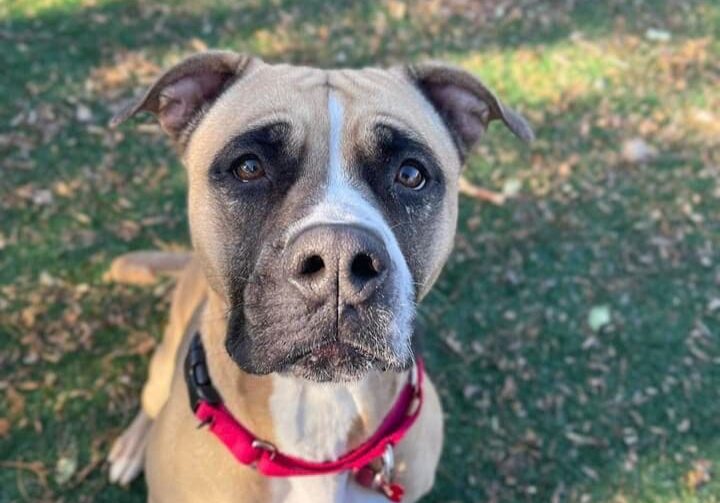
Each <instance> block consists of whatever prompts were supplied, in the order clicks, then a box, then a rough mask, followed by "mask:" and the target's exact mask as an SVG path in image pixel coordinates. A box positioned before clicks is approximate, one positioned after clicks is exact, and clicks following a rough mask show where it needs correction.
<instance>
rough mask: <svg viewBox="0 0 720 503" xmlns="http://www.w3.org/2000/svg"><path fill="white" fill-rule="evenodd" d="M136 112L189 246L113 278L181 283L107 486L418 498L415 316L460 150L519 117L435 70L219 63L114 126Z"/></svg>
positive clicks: (438, 263)
mask: <svg viewBox="0 0 720 503" xmlns="http://www.w3.org/2000/svg"><path fill="white" fill-rule="evenodd" d="M139 112H150V113H152V114H154V115H155V116H156V117H157V120H158V121H159V124H160V126H161V128H162V130H163V131H164V132H165V133H167V135H168V136H169V138H170V140H171V141H172V143H173V145H174V146H175V148H176V150H177V152H178V154H179V156H180V158H181V160H182V163H183V165H184V166H185V168H186V170H187V178H188V186H189V189H188V206H189V208H188V215H189V224H190V231H191V240H192V245H193V252H192V255H187V256H176V255H173V254H163V253H159V254H152V253H140V254H135V255H129V256H126V257H121V258H120V259H119V260H118V261H117V262H116V263H115V264H114V265H113V269H112V271H111V274H110V276H111V277H114V278H115V279H122V277H123V275H126V273H127V274H129V275H130V276H133V275H135V276H138V277H139V278H140V279H141V281H148V282H150V281H152V280H153V279H154V278H155V277H156V276H157V275H158V274H162V273H163V272H174V273H175V274H177V276H178V280H177V281H178V282H177V285H176V287H175V290H174V293H173V298H172V303H171V309H170V320H169V323H168V325H167V327H166V330H165V334H164V338H163V340H162V342H161V344H160V345H159V346H158V348H157V349H156V351H155V353H154V354H153V356H152V360H151V363H150V368H149V377H148V380H147V382H146V384H145V386H144V388H143V391H142V400H141V402H142V410H141V412H140V413H139V414H138V416H137V417H136V419H135V420H134V421H133V422H132V424H131V425H130V427H129V428H128V429H127V430H126V431H125V432H124V433H123V434H122V436H121V437H119V438H118V439H117V441H116V442H115V444H114V446H113V448H112V449H111V452H110V455H109V462H110V479H111V480H112V481H114V482H118V483H121V484H127V483H129V482H130V481H131V480H132V479H133V478H134V477H135V476H136V475H138V474H139V473H140V471H142V470H143V468H144V470H145V477H146V481H147V485H148V501H150V502H153V503H165V502H172V503H181V502H198V501H212V502H215V503H221V502H233V503H237V502H247V503H252V502H263V503H264V502H280V501H282V502H313V503H318V502H319V503H323V502H328V503H329V502H363V503H366V502H383V501H388V500H391V501H408V502H411V501H417V500H418V499H419V498H420V497H422V496H423V495H424V494H426V493H427V492H428V491H429V490H430V489H431V488H432V486H433V482H434V478H435V472H436V468H437V465H438V462H439V458H440V453H441V448H442V443H443V415H442V409H441V405H440V401H439V399H438V395H437V393H436V390H435V388H434V386H433V384H432V381H431V380H430V379H428V378H427V376H425V378H424V379H422V376H423V373H422V367H421V365H420V363H421V360H420V358H419V357H416V355H415V352H414V350H413V333H414V330H413V324H414V318H415V310H416V305H417V303H418V302H420V300H421V299H422V298H423V297H424V296H425V295H426V294H427V293H428V291H429V290H430V288H431V286H432V285H433V283H434V282H435V280H436V279H437V277H438V275H439V274H440V272H441V270H442V268H443V265H444V264H445V262H446V260H447V258H448V255H449V253H450V251H451V248H452V245H453V239H454V234H455V227H456V220H457V207H458V183H459V179H460V175H461V168H462V166H463V164H464V159H465V157H466V155H467V154H468V153H469V152H470V150H471V149H472V147H473V146H474V145H475V144H476V143H477V142H478V140H480V138H481V137H482V136H483V135H484V134H485V132H486V130H487V128H488V126H489V124H490V123H491V122H493V121H498V122H500V123H502V124H504V125H505V126H506V127H507V128H508V129H509V130H510V131H511V132H512V133H514V134H515V135H516V136H517V137H519V138H520V139H522V140H524V141H530V140H531V139H532V137H533V133H532V130H531V128H530V126H529V125H528V123H527V122H526V121H525V119H524V118H523V117H521V116H520V115H519V114H517V113H516V112H514V111H513V110H512V109H510V108H508V107H507V106H505V105H504V104H503V103H502V102H501V101H500V100H499V99H498V98H497V97H496V96H495V95H494V94H493V93H492V92H491V91H490V90H489V89H488V88H487V87H486V86H485V85H483V84H482V82H480V81H479V80H478V79H477V78H475V77H474V76H473V75H471V74H470V73H467V72H465V71H463V70H461V69H458V68H454V67H451V66H447V65H444V64H440V63H426V64H420V65H408V66H397V67H393V68H389V69H375V68H369V69H359V70H349V69H348V70H322V69H316V68H310V67H303V66H291V65H284V64H268V63H266V62H263V61H262V60H260V59H258V58H256V57H252V56H247V55H242V54H237V53H234V52H229V51H207V52H203V53H200V54H196V55H193V56H190V57H188V58H187V59H185V60H184V61H182V62H180V63H179V64H177V65H176V66H174V67H173V68H171V69H170V70H169V71H167V72H166V73H165V74H163V75H162V76H161V77H160V78H159V79H158V80H157V81H156V82H155V83H154V84H153V85H152V86H151V87H150V88H149V90H148V91H147V92H146V94H145V95H144V96H143V97H142V98H140V99H139V100H138V101H137V102H135V103H133V104H132V105H131V106H130V107H128V108H127V109H126V110H124V111H122V112H121V113H120V114H118V116H116V118H115V119H114V120H113V123H112V125H114V126H115V125H118V124H120V123H121V122H123V121H124V120H126V119H128V118H130V117H132V116H134V115H135V114H137V113H139ZM198 373H199V374H198ZM198 375H200V376H199V377H198ZM419 379H422V381H420V380H419ZM398 407H401V409H402V410H400V413H399V414H395V416H396V417H395V419H397V420H398V421H399V423H397V424H395V423H393V424H395V425H394V426H391V427H390V429H389V430H388V427H387V424H389V423H388V421H389V422H392V421H391V420H390V419H388V418H389V417H390V416H391V415H393V414H394V413H395V412H396V411H397V410H398ZM405 409H407V411H406V410H405ZM208 423H210V424H208ZM199 426H200V427H199ZM380 448H382V449H380ZM371 458H372V459H371ZM361 463H362V466H360V464H361ZM288 475H289V476H288Z"/></svg>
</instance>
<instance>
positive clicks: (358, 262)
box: [350, 253, 381, 281]
mask: <svg viewBox="0 0 720 503" xmlns="http://www.w3.org/2000/svg"><path fill="white" fill-rule="evenodd" d="M380 269H381V266H380V264H379V263H378V262H376V261H375V260H373V258H372V257H371V256H370V255H368V254H367V253H359V254H357V255H356V256H355V258H354V259H353V261H352V264H351V265H350V272H351V273H352V275H353V276H354V277H356V278H358V279H362V280H364V281H369V280H371V279H373V278H375V277H377V276H378V275H379V274H380Z"/></svg>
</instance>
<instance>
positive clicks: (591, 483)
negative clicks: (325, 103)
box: [0, 0, 720, 503]
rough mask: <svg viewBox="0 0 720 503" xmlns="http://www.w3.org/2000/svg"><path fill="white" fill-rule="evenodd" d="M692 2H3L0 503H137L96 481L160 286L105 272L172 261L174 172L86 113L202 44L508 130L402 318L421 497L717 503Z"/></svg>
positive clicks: (701, 78) (163, 304) (707, 133)
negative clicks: (426, 429) (440, 407)
mask: <svg viewBox="0 0 720 503" xmlns="http://www.w3.org/2000/svg"><path fill="white" fill-rule="evenodd" d="M718 36H720V4H718V3H717V2H711V1H706V2H700V1H688V0H685V1H681V0H670V1H664V2H663V1H651V0H635V1H632V2H627V1H623V0H609V1H606V2H594V1H591V0H575V1H572V0H568V1H552V2H551V1H548V2H540V1H534V0H498V1H493V2H491V1H488V0H475V1H471V0H448V1H445V2H440V1H439V0H417V1H415V2H403V1H401V0H374V1H368V2H351V1H338V2H326V1H320V0H308V1H305V2H292V1H289V0H269V1H268V0H250V1H244V2H238V1H231V0H225V1H224V2H211V1H209V0H200V1H190V0H174V1H172V2H162V3H161V2H159V1H155V0H153V1H144V0H143V1H141V0H130V1H120V0H116V1H112V0H5V1H3V2H2V4H0V41H1V44H2V50H1V51H0V63H1V67H2V68H3V72H2V75H3V77H2V78H1V79H0V369H2V373H1V374H0V501H2V502H10V501H50V500H52V501H66V502H69V501H73V502H75V501H97V502H140V501H144V497H145V489H144V483H143V481H142V479H141V480H138V481H137V482H135V483H133V484H132V485H131V486H130V487H129V488H125V489H123V488H119V487H115V486H111V485H109V484H108V483H107V467H106V466H105V465H104V464H103V459H104V456H105V455H106V453H107V450H108V447H109V444H110V442H111V440H112V438H113V437H114V436H116V435H117V434H118V433H119V432H120V431H121V430H122V428H123V427H124V426H125V425H127V424H128V423H129V421H130V419H131V418H132V416H133V415H134V413H135V411H136V409H137V407H138V391H139V389H140V386H141V384H142V381H143V379H144V375H145V371H146V366H147V359H148V354H149V352H150V351H152V348H153V346H154V344H155V343H156V341H157V337H158V335H159V333H160V331H161V328H162V325H163V322H164V319H165V316H166V310H167V304H168V292H169V288H170V287H171V285H170V284H168V283H163V284H161V285H159V286H157V287H154V288H149V289H142V288H131V287H123V286H117V285H112V284H107V283H105V282H103V281H102V272H103V271H104V269H105V268H106V267H107V266H108V264H109V262H110V260H111V259H112V258H113V257H114V256H116V255H118V254H120V253H122V252H126V251H130V250H136V249H143V248H163V249H171V248H184V247H187V245H188V238H187V225H186V224H187V222H186V217H185V204H184V197H185V196H184V192H185V189H184V174H183V171H182V168H181V167H180V166H179V165H178V162H177V161H176V160H175V158H174V157H173V155H172V153H171V149H170V147H169V145H168V143H167V141H166V140H165V139H164V137H163V136H162V135H161V134H159V133H158V130H157V128H156V127H155V126H154V125H152V122H151V121H150V120H149V119H146V120H145V121H142V120H141V121H137V122H135V123H134V124H128V125H125V126H123V127H122V128H120V129H119V130H116V131H110V130H109V129H107V127H106V123H107V121H108V119H109V118H110V116H111V115H112V113H113V112H114V111H116V110H118V109H119V108H120V107H122V106H123V104H125V103H126V102H127V100H128V99H129V98H130V97H132V96H134V95H137V94H138V93H140V92H141V90H142V88H143V86H145V85H147V84H148V83H149V82H150V81H152V79H153V78H154V77H155V76H156V75H157V74H158V72H159V71H160V69H161V68H164V67H167V66H168V65H170V64H172V63H173V62H175V61H177V60H178V58H180V57H181V56H183V55H186V54H189V53H191V52H194V51H198V50H202V49H204V48H205V47H225V48H234V49H237V50H241V51H249V52H253V53H255V54H258V55H260V56H262V57H263V58H265V59H267V60H270V61H291V62H297V63H306V64H313V65H322V66H327V67H333V66H344V65H352V66H360V65H368V64H398V63H401V62H405V61H415V60H421V59H428V58H436V59H444V60H447V61H451V62H454V63H456V64H458V65H460V66H462V67H464V68H466V69H468V70H470V71H472V72H474V73H476V74H477V75H478V76H480V77H481V78H482V79H483V80H484V81H485V82H486V83H487V84H488V85H490V86H491V87H492V88H494V89H495V90H496V91H497V93H498V94H499V95H500V96H501V97H502V98H503V99H504V100H505V101H506V102H507V103H509V104H511V105H512V106H514V107H516V108H517V109H519V110H520V111H522V112H523V113H524V114H525V115H526V116H527V117H528V118H529V120H530V122H532V123H533V125H534V126H535V129H536V133H537V137H538V139H537V141H536V142H535V143H534V144H533V145H532V146H531V147H529V148H527V147H525V146H523V145H522V144H520V143H519V142H518V141H516V140H515V139H514V138H513V137H512V136H511V135H510V134H509V133H507V132H505V131H504V130H503V128H502V127H500V126H497V125H495V126H493V127H492V128H491V129H490V131H489V133H488V135H487V137H486V138H485V140H484V142H483V145H482V146H481V147H480V148H479V149H478V150H477V152H476V153H475V154H474V155H472V156H471V157H470V158H469V163H468V167H467V171H466V175H467V177H468V179H470V180H471V181H473V182H475V183H478V184H480V185H482V186H484V187H487V188H491V189H494V190H497V191H501V192H504V193H505V194H506V195H508V196H511V197H509V198H508V200H507V202H506V203H505V204H504V205H502V206H493V205H490V204H487V203H482V202H479V201H476V200H473V199H468V198H463V199H462V201H461V204H460V223H459V228H460V232H459V234H458V237H457V242H456V251H455V253H454V254H453V256H452V258H451V260H450V262H449V264H448V266H447V269H446V271H445V273H444V274H443V276H442V277H441V278H440V280H439V282H438V284H437V286H436V287H435V289H434V291H433V292H432V293H431V294H430V295H429V297H428V298H427V299H426V300H425V301H424V302H423V304H422V306H421V308H420V323H421V325H422V327H423V333H424V354H425V357H426V360H427V363H428V367H429V371H430V372H431V374H432V375H433V377H434V379H435V380H436V382H437V384H438V386H439V388H440V392H441V397H442V401H443V404H444V407H445V411H446V414H447V442H446V446H445V451H444V454H443V458H442V462H441V466H440V471H439V474H438V478H437V484H436V487H435V489H434V491H433V492H432V494H431V495H430V496H428V498H427V499H426V501H430V502H433V501H437V502H449V501H454V502H467V501H472V502H474V501H477V502H480V501H489V502H527V501H539V502H546V501H550V502H553V503H556V502H613V503H622V502H638V503H645V502H647V503H650V502H658V503H671V502H682V503H689V502H713V501H720V475H719V474H718V473H717V471H718V468H720V391H719V390H720V386H719V385H720V341H719V340H718V338H719V337H720V223H719V222H720V112H719V111H720V42H719V41H718Z"/></svg>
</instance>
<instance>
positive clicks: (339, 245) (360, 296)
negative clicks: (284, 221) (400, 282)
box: [286, 225, 389, 306]
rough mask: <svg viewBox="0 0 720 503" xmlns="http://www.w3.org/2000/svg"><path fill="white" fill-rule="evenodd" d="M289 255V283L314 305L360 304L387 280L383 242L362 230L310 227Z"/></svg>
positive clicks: (290, 246) (334, 226) (343, 227)
mask: <svg viewBox="0 0 720 503" xmlns="http://www.w3.org/2000/svg"><path fill="white" fill-rule="evenodd" d="M286 253H287V255H286V257H287V260H286V267H287V273H288V277H289V280H290V282H291V283H292V284H294V285H295V286H296V287H297V289H298V290H299V291H300V293H301V294H302V295H303V296H304V297H305V298H306V299H307V300H310V301H313V302H322V303H324V302H329V301H335V300H336V299H337V302H338V303H339V304H345V305H352V306H355V305H358V304H361V303H363V302H365V301H367V300H368V299H369V298H370V297H371V296H372V295H373V294H374V293H375V292H376V291H377V289H378V288H379V287H380V285H381V284H382V283H383V281H384V280H385V277H386V276H387V268H388V264H389V257H388V253H387V250H386V249H385V246H384V245H383V242H382V241H381V240H380V238H379V237H377V236H375V235H374V234H373V233H372V232H370V231H367V230H365V229H362V228H360V227H355V226H351V225H320V226H314V227H311V228H309V229H306V230H304V231H302V232H301V233H300V234H299V235H297V236H296V237H295V238H294V239H293V240H292V242H291V243H290V245H289V247H288V249H287V250H286Z"/></svg>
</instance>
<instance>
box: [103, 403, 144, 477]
mask: <svg viewBox="0 0 720 503" xmlns="http://www.w3.org/2000/svg"><path fill="white" fill-rule="evenodd" d="M151 426H152V419H150V417H149V416H148V415H147V414H145V412H143V411H140V413H139V414H138V415H137V416H136V417H135V419H134V420H133V422H132V423H131V424H130V426H128V428H127V429H126V430H125V431H124V432H123V434H122V435H120V437H119V438H118V439H117V440H115V443H114V444H113V446H112V448H111V449H110V454H108V462H109V463H110V482H112V483H115V484H120V485H127V484H129V483H130V482H132V480H133V479H134V478H135V477H137V476H138V475H139V474H140V472H141V471H142V469H143V463H144V461H145V446H146V445H147V440H148V433H149V432H150V427H151Z"/></svg>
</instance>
